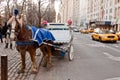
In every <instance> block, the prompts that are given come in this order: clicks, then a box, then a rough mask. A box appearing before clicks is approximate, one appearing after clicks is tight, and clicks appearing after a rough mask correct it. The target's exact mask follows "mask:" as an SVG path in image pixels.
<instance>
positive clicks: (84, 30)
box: [80, 29, 89, 34]
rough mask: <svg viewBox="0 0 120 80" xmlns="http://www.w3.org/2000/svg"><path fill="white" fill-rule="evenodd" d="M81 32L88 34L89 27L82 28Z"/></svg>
mask: <svg viewBox="0 0 120 80" xmlns="http://www.w3.org/2000/svg"><path fill="white" fill-rule="evenodd" d="M80 32H81V33H83V34H88V33H89V30H87V29H81V30H80Z"/></svg>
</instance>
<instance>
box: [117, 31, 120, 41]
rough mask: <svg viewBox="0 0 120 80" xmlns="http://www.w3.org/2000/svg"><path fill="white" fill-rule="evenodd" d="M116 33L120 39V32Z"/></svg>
mask: <svg viewBox="0 0 120 80" xmlns="http://www.w3.org/2000/svg"><path fill="white" fill-rule="evenodd" d="M116 35H117V36H118V39H119V40H120V32H116Z"/></svg>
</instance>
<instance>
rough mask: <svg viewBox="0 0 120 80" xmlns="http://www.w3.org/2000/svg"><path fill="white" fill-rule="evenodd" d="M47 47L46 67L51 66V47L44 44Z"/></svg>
mask: <svg viewBox="0 0 120 80" xmlns="http://www.w3.org/2000/svg"><path fill="white" fill-rule="evenodd" d="M46 48H47V67H48V68H50V67H52V66H53V65H52V60H51V56H52V47H51V46H46Z"/></svg>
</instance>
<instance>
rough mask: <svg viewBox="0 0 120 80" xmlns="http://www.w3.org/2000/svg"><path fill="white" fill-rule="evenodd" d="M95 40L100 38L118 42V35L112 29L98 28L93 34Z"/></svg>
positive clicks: (103, 40)
mask: <svg viewBox="0 0 120 80" xmlns="http://www.w3.org/2000/svg"><path fill="white" fill-rule="evenodd" d="M91 37H92V39H93V40H98V41H102V42H106V41H107V42H117V41H118V36H117V35H116V34H114V33H112V32H111V31H110V30H97V32H94V33H93V34H92V35H91Z"/></svg>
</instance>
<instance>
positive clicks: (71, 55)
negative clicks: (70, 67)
mask: <svg viewBox="0 0 120 80" xmlns="http://www.w3.org/2000/svg"><path fill="white" fill-rule="evenodd" d="M73 57H74V54H73V46H72V45H71V46H70V47H69V50H68V58H69V61H72V60H73Z"/></svg>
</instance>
